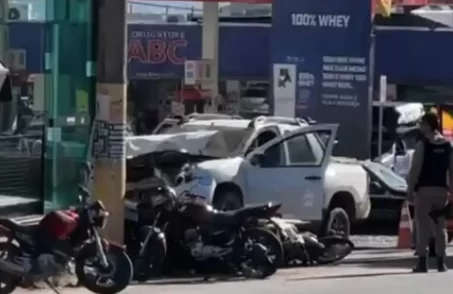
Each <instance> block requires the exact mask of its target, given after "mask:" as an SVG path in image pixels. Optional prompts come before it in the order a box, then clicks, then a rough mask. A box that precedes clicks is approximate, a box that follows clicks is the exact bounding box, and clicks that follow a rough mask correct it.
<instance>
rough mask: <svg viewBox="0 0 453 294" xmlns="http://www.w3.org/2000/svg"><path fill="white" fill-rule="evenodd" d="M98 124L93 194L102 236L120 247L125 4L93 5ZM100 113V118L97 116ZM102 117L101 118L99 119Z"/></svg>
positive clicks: (116, 0)
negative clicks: (103, 223)
mask: <svg viewBox="0 0 453 294" xmlns="http://www.w3.org/2000/svg"><path fill="white" fill-rule="evenodd" d="M96 2H97V3H98V5H99V6H98V7H97V13H96V15H97V21H96V22H95V28H94V29H96V27H97V40H96V41H97V49H98V50H97V51H98V52H97V73H96V75H97V102H98V106H99V108H100V109H101V108H102V109H103V110H104V111H100V112H99V113H100V114H99V116H98V117H97V118H98V120H101V121H102V122H103V123H106V124H105V125H107V129H106V130H104V131H108V136H107V138H106V140H107V144H106V145H107V150H104V152H103V153H102V156H100V157H99V158H98V159H97V160H96V164H95V172H94V192H95V197H96V198H97V199H100V200H102V201H103V202H104V203H105V206H106V208H107V210H108V211H110V213H111V216H110V218H109V222H108V225H107V228H106V229H105V231H104V236H105V237H107V238H108V239H110V240H113V241H115V242H117V243H123V240H124V239H123V236H124V202H123V197H124V193H125V190H126V157H125V144H124V143H125V139H126V138H125V130H126V109H127V105H126V102H127V78H126V66H127V62H126V60H127V59H126V0H108V1H96ZM101 113H102V114H101ZM101 116H102V117H101Z"/></svg>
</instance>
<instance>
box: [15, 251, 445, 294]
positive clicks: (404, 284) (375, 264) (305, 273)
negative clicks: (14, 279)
mask: <svg viewBox="0 0 453 294" xmlns="http://www.w3.org/2000/svg"><path fill="white" fill-rule="evenodd" d="M451 251H452V252H450V254H452V255H453V249H452V250H451ZM412 264H413V256H412V252H411V251H397V250H391V249H388V250H368V251H361V252H356V253H354V254H352V255H351V257H350V258H349V259H348V260H347V261H346V262H344V263H342V264H340V265H336V266H326V267H313V268H290V269H283V270H280V271H279V272H278V273H277V274H276V275H275V276H273V277H272V278H270V279H268V280H264V281H244V280H240V279H239V280H230V281H213V282H208V283H206V282H202V281H201V279H190V280H161V281H154V282H150V283H148V284H146V285H132V286H130V287H129V288H127V289H126V290H125V291H124V292H123V293H130V294H132V293H133V294H141V293H143V294H148V293H153V292H158V293H165V294H167V293H168V294H170V293H174V294H211V293H216V294H231V293H248V294H255V293H256V294H275V293H279V294H294V293H310V294H317V293H319V294H328V293H338V291H339V290H340V291H341V293H348V294H363V293H364V292H365V291H366V294H374V293H376V294H378V293H379V294H381V293H387V294H405V293H408V294H409V293H410V294H417V293H420V294H426V293H429V292H433V290H434V293H436V294H443V293H449V294H451V293H452V290H451V289H452V282H451V281H453V270H452V271H450V272H448V273H437V272H435V271H432V272H430V273H429V274H412V273H410V268H411V266H412ZM449 265H450V268H453V257H452V259H450V260H449ZM432 266H433V265H432ZM433 285H434V287H435V289H432V288H431V287H433ZM20 292H23V294H25V291H24V290H21V291H17V293H20ZM26 292H29V291H26ZM34 293H36V294H41V293H42V294H44V293H46V294H48V293H50V290H38V291H34ZM64 293H67V294H87V293H89V292H88V291H86V290H84V289H65V290H64Z"/></svg>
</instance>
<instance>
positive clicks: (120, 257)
mask: <svg viewBox="0 0 453 294" xmlns="http://www.w3.org/2000/svg"><path fill="white" fill-rule="evenodd" d="M105 254H106V256H107V259H108V261H109V265H110V267H109V269H106V270H105V271H106V272H108V273H104V274H101V276H103V277H106V278H108V279H110V280H112V281H113V283H112V284H108V285H104V286H103V285H99V284H98V279H97V278H98V277H99V276H97V275H96V276H95V277H90V276H89V275H88V274H87V273H86V272H85V270H84V269H85V266H87V265H89V264H90V263H91V264H93V263H92V261H93V260H96V259H97V255H98V254H97V249H96V246H95V244H93V243H92V244H89V245H87V246H85V247H83V248H82V249H81V250H80V252H79V253H78V255H77V256H76V259H75V274H76V276H77V278H78V280H79V284H80V285H82V286H83V287H85V288H87V289H88V290H89V291H91V292H94V293H98V294H116V293H118V292H121V291H123V290H124V289H125V288H126V287H127V286H129V284H130V282H131V281H132V274H133V265H132V262H131V260H130V258H129V256H128V255H127V253H126V252H125V251H124V250H123V249H122V248H120V247H117V246H109V248H108V249H107V250H106V252H105ZM94 263H95V264H96V262H94ZM94 267H95V268H96V267H97V266H96V265H94ZM96 270H98V271H100V270H99V269H98V268H96Z"/></svg>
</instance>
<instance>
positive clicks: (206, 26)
mask: <svg viewBox="0 0 453 294" xmlns="http://www.w3.org/2000/svg"><path fill="white" fill-rule="evenodd" d="M202 58H203V59H209V60H212V67H211V70H212V76H213V79H212V83H210V84H208V85H203V89H208V90H210V91H211V94H212V95H211V108H210V109H209V111H210V112H216V111H217V105H216V104H217V103H216V101H215V100H216V97H217V95H218V93H219V3H218V2H203V34H202Z"/></svg>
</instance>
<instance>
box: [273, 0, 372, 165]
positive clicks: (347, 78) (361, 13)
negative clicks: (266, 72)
mask: <svg viewBox="0 0 453 294" xmlns="http://www.w3.org/2000/svg"><path fill="white" fill-rule="evenodd" d="M326 1H327V2H326ZM326 1H319V0H318V1H316V0H307V1H300V0H285V1H275V2H274V4H273V12H272V15H273V21H272V22H273V23H272V30H271V31H272V33H271V55H272V60H273V63H274V64H278V63H284V64H293V65H294V66H295V67H296V68H297V74H296V79H297V81H296V85H297V86H296V99H295V100H296V101H295V105H294V107H295V113H296V115H297V116H309V117H312V118H314V119H316V120H317V121H319V122H323V123H324V122H325V123H339V124H340V128H339V132H338V140H339V143H338V144H337V145H336V146H335V150H334V152H335V153H338V154H339V155H343V156H353V157H359V158H366V157H368V156H369V154H370V136H371V135H370V134H371V103H370V102H371V101H370V95H369V93H370V85H371V79H370V68H369V65H370V58H369V57H370V49H371V1H363V0H342V1H338V0H326ZM274 74H275V73H274ZM275 102H276V103H277V100H276V101H275ZM275 107H277V105H275Z"/></svg>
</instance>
